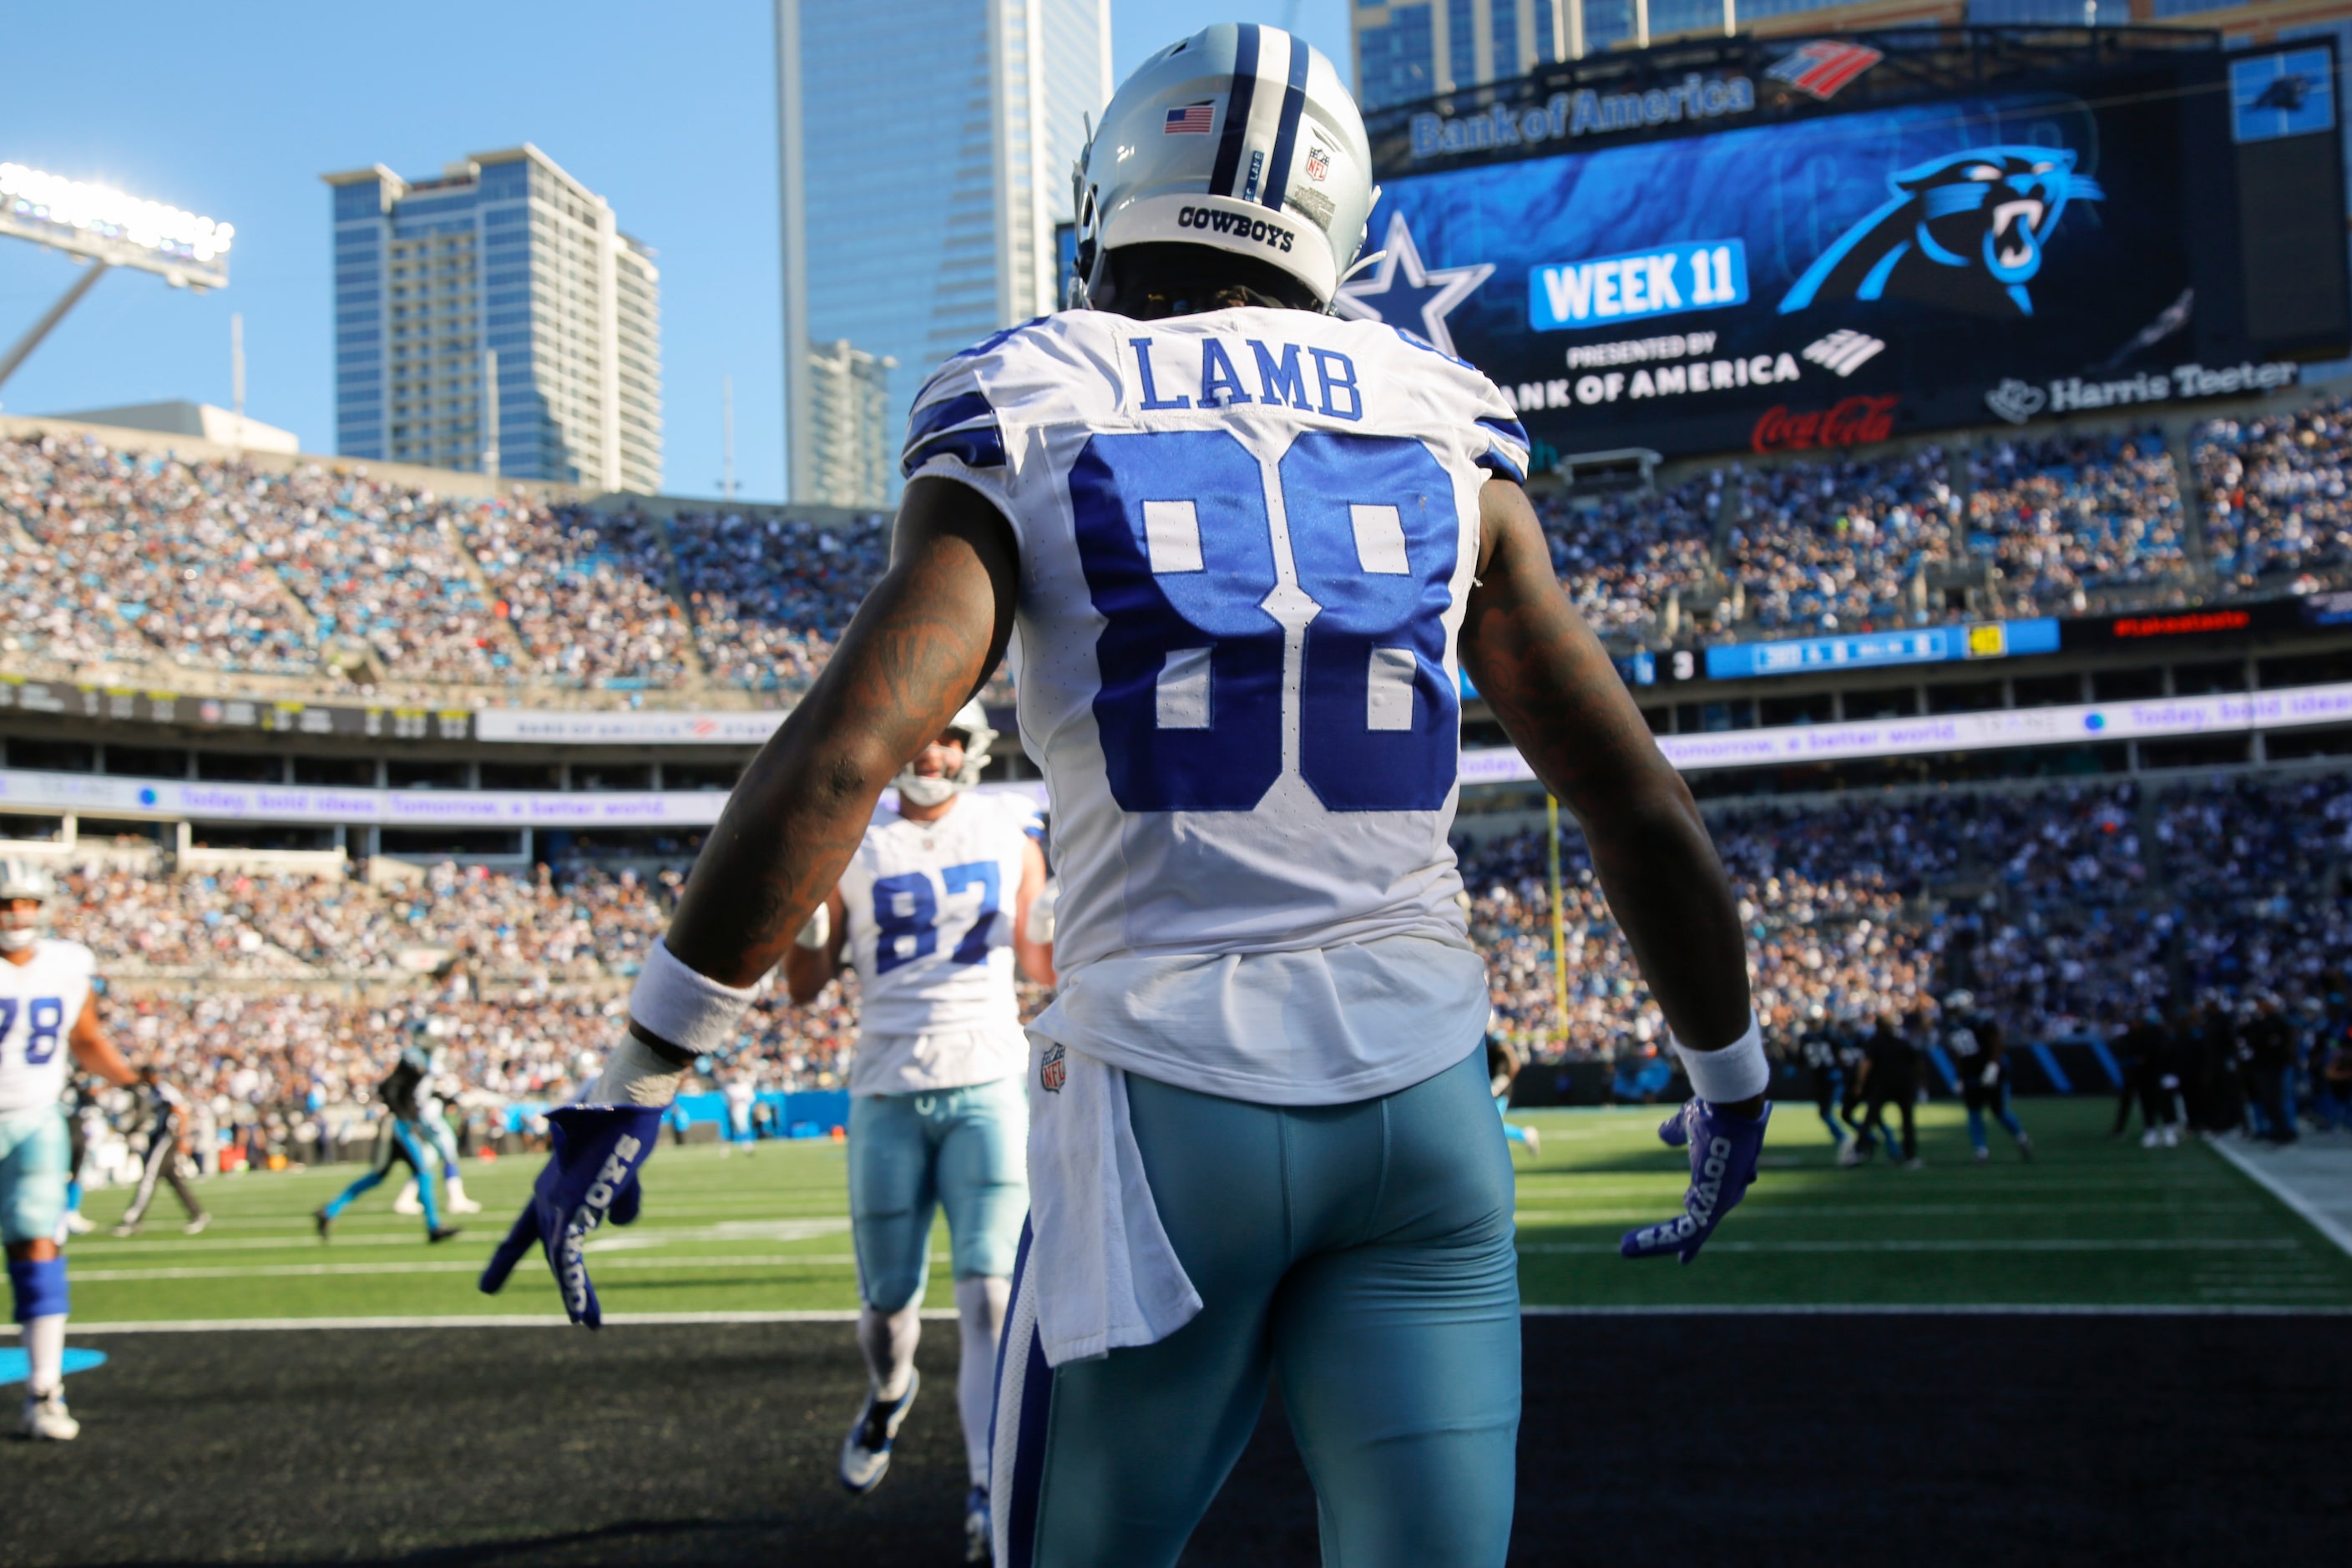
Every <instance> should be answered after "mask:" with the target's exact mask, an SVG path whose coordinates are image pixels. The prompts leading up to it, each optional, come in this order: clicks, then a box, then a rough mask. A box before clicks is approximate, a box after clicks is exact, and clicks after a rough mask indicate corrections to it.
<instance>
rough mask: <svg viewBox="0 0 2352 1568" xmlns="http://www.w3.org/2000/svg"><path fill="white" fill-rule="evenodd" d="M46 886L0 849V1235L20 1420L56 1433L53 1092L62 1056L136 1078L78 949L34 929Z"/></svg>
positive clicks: (65, 1166)
mask: <svg viewBox="0 0 2352 1568" xmlns="http://www.w3.org/2000/svg"><path fill="white" fill-rule="evenodd" d="M56 897H57V884H56V883H55V881H53V880H52V879H51V878H50V876H49V873H48V872H47V871H46V870H44V869H43V868H40V867H38V866H36V865H33V864H32V863H30V862H29V861H24V860H0V1239H5V1241H6V1243H7V1248H8V1285H9V1288H10V1289H11V1290H13V1291H14V1292H15V1295H16V1321H17V1322H18V1323H20V1324H22V1325H23V1326H24V1333H25V1354H26V1359H27V1360H28V1361H29V1362H30V1363H31V1367H30V1370H29V1373H28V1374H27V1376H26V1380H25V1408H24V1415H23V1425H22V1426H21V1428H20V1430H22V1432H23V1433H24V1435H25V1436H27V1437H35V1438H47V1439H49V1440H52V1441H65V1440H68V1439H70V1438H72V1437H73V1436H76V1435H77V1434H79V1432H80V1431H81V1424H80V1423H79V1422H78V1421H76V1420H75V1419H74V1418H73V1416H72V1415H71V1414H70V1413H69V1412H68V1410H67V1409H66V1400H65V1368H64V1363H65V1347H66V1308H67V1300H66V1259H65V1253H64V1252H63V1251H62V1250H61V1249H60V1248H59V1247H58V1232H59V1229H60V1226H61V1224H62V1222H63V1220H64V1218H65V1203H66V1183H67V1182H68V1180H69V1179H71V1177H72V1174H73V1172H72V1169H71V1166H70V1163H69V1161H70V1158H71V1156H70V1155H69V1154H68V1147H69V1145H70V1142H71V1134H70V1133H69V1131H68V1129H67V1127H66V1118H65V1110H64V1109H63V1107H61V1106H60V1105H59V1104H58V1100H59V1099H60V1098H61V1097H62V1096H63V1095H64V1093H65V1087H66V1075H67V1073H68V1070H69V1065H70V1064H71V1063H75V1062H79V1064H81V1066H82V1068H84V1069H85V1070H86V1071H89V1072H93V1073H96V1074H97V1075H98V1076H99V1077H100V1078H102V1079H105V1080H106V1081H107V1082H109V1083H110V1084H113V1085H115V1086H117V1087H118V1088H123V1089H128V1088H129V1087H130V1086H131V1084H132V1083H134V1082H136V1081H137V1079H136V1077H135V1075H133V1074H132V1072H131V1068H130V1065H129V1064H128V1063H126V1062H125V1061H123V1059H122V1058H121V1056H120V1055H118V1054H117V1053H116V1051H115V1049H114V1047H113V1046H112V1045H110V1043H108V1041H107V1038H106V1036H105V1034H104V1033H103V1032H102V1031H101V1030H100V1028H99V1026H98V1003H97V1001H96V999H95V998H94V997H93V996H92V995H91V994H90V978H91V976H92V975H93V974H94V973H96V971H97V963H96V961H95V960H94V959H92V958H91V956H90V952H89V949H88V948H86V947H84V946H82V944H81V943H79V942H58V941H55V940H53V939H51V938H48V937H45V936H43V935H41V917H42V911H43V906H45V905H47V903H48V902H49V901H50V900H53V899H54V898H56ZM60 1046H62V1047H65V1048H64V1049H62V1050H61V1049H59V1048H58V1047H60Z"/></svg>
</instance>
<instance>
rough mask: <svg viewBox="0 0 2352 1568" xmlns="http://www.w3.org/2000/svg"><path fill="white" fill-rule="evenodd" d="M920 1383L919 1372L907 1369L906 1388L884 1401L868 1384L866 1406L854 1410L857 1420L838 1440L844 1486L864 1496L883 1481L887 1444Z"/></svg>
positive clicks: (911, 1404)
mask: <svg viewBox="0 0 2352 1568" xmlns="http://www.w3.org/2000/svg"><path fill="white" fill-rule="evenodd" d="M922 1385H923V1380H922V1378H921V1377H920V1376H919V1375H918V1374H916V1373H911V1372H910V1373H908V1376H907V1392H906V1393H904V1394H900V1395H899V1396H898V1398H896V1399H894V1400H892V1401H891V1402H890V1403H888V1404H887V1405H885V1404H884V1403H882V1401H881V1400H880V1399H878V1398H877V1397H876V1395H875V1394H874V1391H873V1389H872V1387H871V1386H870V1385H869V1386H868V1387H867V1389H866V1408H865V1409H863V1410H861V1411H859V1412H858V1413H857V1424H856V1426H852V1427H850V1429H849V1436H846V1437H844V1438H843V1439H842V1440H841V1484H842V1485H843V1486H845V1487H846V1488H848V1489H849V1490H851V1491H853V1492H856V1493H857V1494H859V1495H860V1496H863V1495H864V1494H866V1492H870V1491H872V1490H873V1489H875V1488H876V1487H878V1486H880V1485H881V1484H882V1478H883V1477H884V1476H886V1475H887V1474H889V1471H890V1445H891V1444H893V1443H895V1442H897V1441H898V1428H899V1427H900V1426H903V1425H905V1423H906V1420H907V1412H908V1411H909V1410H911V1409H913V1408H914V1406H915V1392H916V1390H918V1389H919V1388H921V1387H922Z"/></svg>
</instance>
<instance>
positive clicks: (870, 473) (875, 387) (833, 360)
mask: <svg viewBox="0 0 2352 1568" xmlns="http://www.w3.org/2000/svg"><path fill="white" fill-rule="evenodd" d="M896 369H898V361H897V360H894V359H888V358H877V357H876V356H875V355H873V354H870V353H866V351H865V350H864V349H860V348H853V347H851V346H850V343H849V341H848V340H847V339H846V338H845V339H842V340H841V341H839V342H830V343H814V344H812V345H811V346H810V349H809V360H808V379H809V406H810V409H811V418H812V419H813V421H814V425H815V429H814V432H813V433H812V435H813V439H812V440H811V442H810V445H809V460H810V461H811V462H812V463H813V464H814V472H813V473H812V474H811V475H810V476H809V482H808V484H807V486H806V487H805V489H804V493H802V494H800V495H799V497H798V499H800V500H813V501H822V502H823V503H824V504H825V505H826V506H845V507H873V508H881V507H886V506H887V505H889V504H890V480H891V478H892V476H893V475H894V474H895V473H896V472H897V471H898V436H899V432H898V429H897V427H896V421H894V420H893V419H892V418H891V417H890V416H891V413H892V412H893V410H892V407H891V404H890V373H891V372H892V371H894V370H896ZM795 489H796V490H798V489H802V487H795Z"/></svg>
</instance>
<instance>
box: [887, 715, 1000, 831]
mask: <svg viewBox="0 0 2352 1568" xmlns="http://www.w3.org/2000/svg"><path fill="white" fill-rule="evenodd" d="M948 729H949V730H950V731H954V732H955V733H956V734H959V735H961V736H962V737H963V766H961V768H958V769H957V770H956V771H955V772H954V773H950V774H948V775H947V776H945V777H943V778H926V777H924V776H923V775H922V774H921V773H917V772H916V771H915V764H914V763H912V762H909V763H908V764H907V765H906V766H905V767H903V768H900V769H899V770H898V777H896V778H894V779H892V780H891V781H890V783H891V784H893V785H895V786H896V787H897V789H898V794H899V795H900V797H901V798H903V799H906V800H909V801H912V802H913V803H914V804H915V805H939V804H940V802H941V801H943V800H945V799H947V798H948V797H949V796H950V795H957V794H960V793H961V792H962V791H964V790H968V789H970V788H971V786H972V785H974V784H978V783H979V782H980V771H981V770H982V768H984V767H986V766H988V748H989V747H990V746H991V745H992V744H993V743H994V742H995V740H996V731H993V730H992V729H990V728H989V727H988V710H987V709H985V708H982V706H981V705H980V701H979V700H978V699H977V698H975V699H973V700H971V701H970V702H967V703H965V704H964V705H963V706H962V708H961V709H959V710H957V712H956V716H955V717H954V718H953V719H951V720H950V721H948Z"/></svg>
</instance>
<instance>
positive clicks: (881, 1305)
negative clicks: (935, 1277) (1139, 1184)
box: [849, 1075, 1029, 1312]
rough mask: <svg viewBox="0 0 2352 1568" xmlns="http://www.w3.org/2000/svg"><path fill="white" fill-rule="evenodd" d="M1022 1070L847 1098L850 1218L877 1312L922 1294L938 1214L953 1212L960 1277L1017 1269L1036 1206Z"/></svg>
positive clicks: (862, 1282) (869, 1301) (862, 1277)
mask: <svg viewBox="0 0 2352 1568" xmlns="http://www.w3.org/2000/svg"><path fill="white" fill-rule="evenodd" d="M1022 1089H1023V1083H1022V1079H1021V1078H1020V1077H1018V1076H1017V1075H1016V1076H1014V1077H1012V1078H1001V1079H997V1080H996V1081H994V1082H993V1083H976V1084H972V1085H971V1086H970V1087H969V1088H965V1089H934V1090H932V1091H931V1092H929V1093H928V1094H861V1095H856V1096H855V1097H853V1098H852V1099H851V1100H850V1102H849V1219H850V1230H851V1233H852V1236H853V1237H854V1239H855V1241H856V1247H857V1291H858V1295H859V1297H860V1298H861V1299H863V1300H864V1301H865V1302H866V1305H867V1306H869V1307H871V1308H873V1309H874V1310H876V1311H877V1312H895V1311H898V1310H899V1309H900V1308H902V1307H905V1306H907V1305H908V1303H909V1302H919V1301H920V1300H922V1295H923V1282H924V1280H925V1279H928V1278H929V1274H930V1264H931V1217H932V1215H934V1214H935V1213H936V1212H937V1211H938V1210H939V1209H940V1208H942V1207H944V1208H945V1209H946V1210H947V1211H948V1237H949V1240H950V1257H951V1258H952V1259H953V1263H954V1268H955V1277H956V1278H957V1279H973V1278H975V1277H978V1276H990V1277H993V1278H995V1279H1003V1278H1004V1277H1005V1276H1007V1275H1009V1274H1011V1273H1012V1272H1013V1255H1014V1253H1015V1252H1016V1251H1017V1250H1018V1248H1019V1247H1020V1245H1021V1219H1022V1216H1023V1215H1025V1214H1027V1213H1028V1212H1029V1178H1028V1169H1029V1155H1028V1144H1029V1102H1028V1100H1026V1099H1025V1098H1024V1095H1023V1092H1022Z"/></svg>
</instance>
